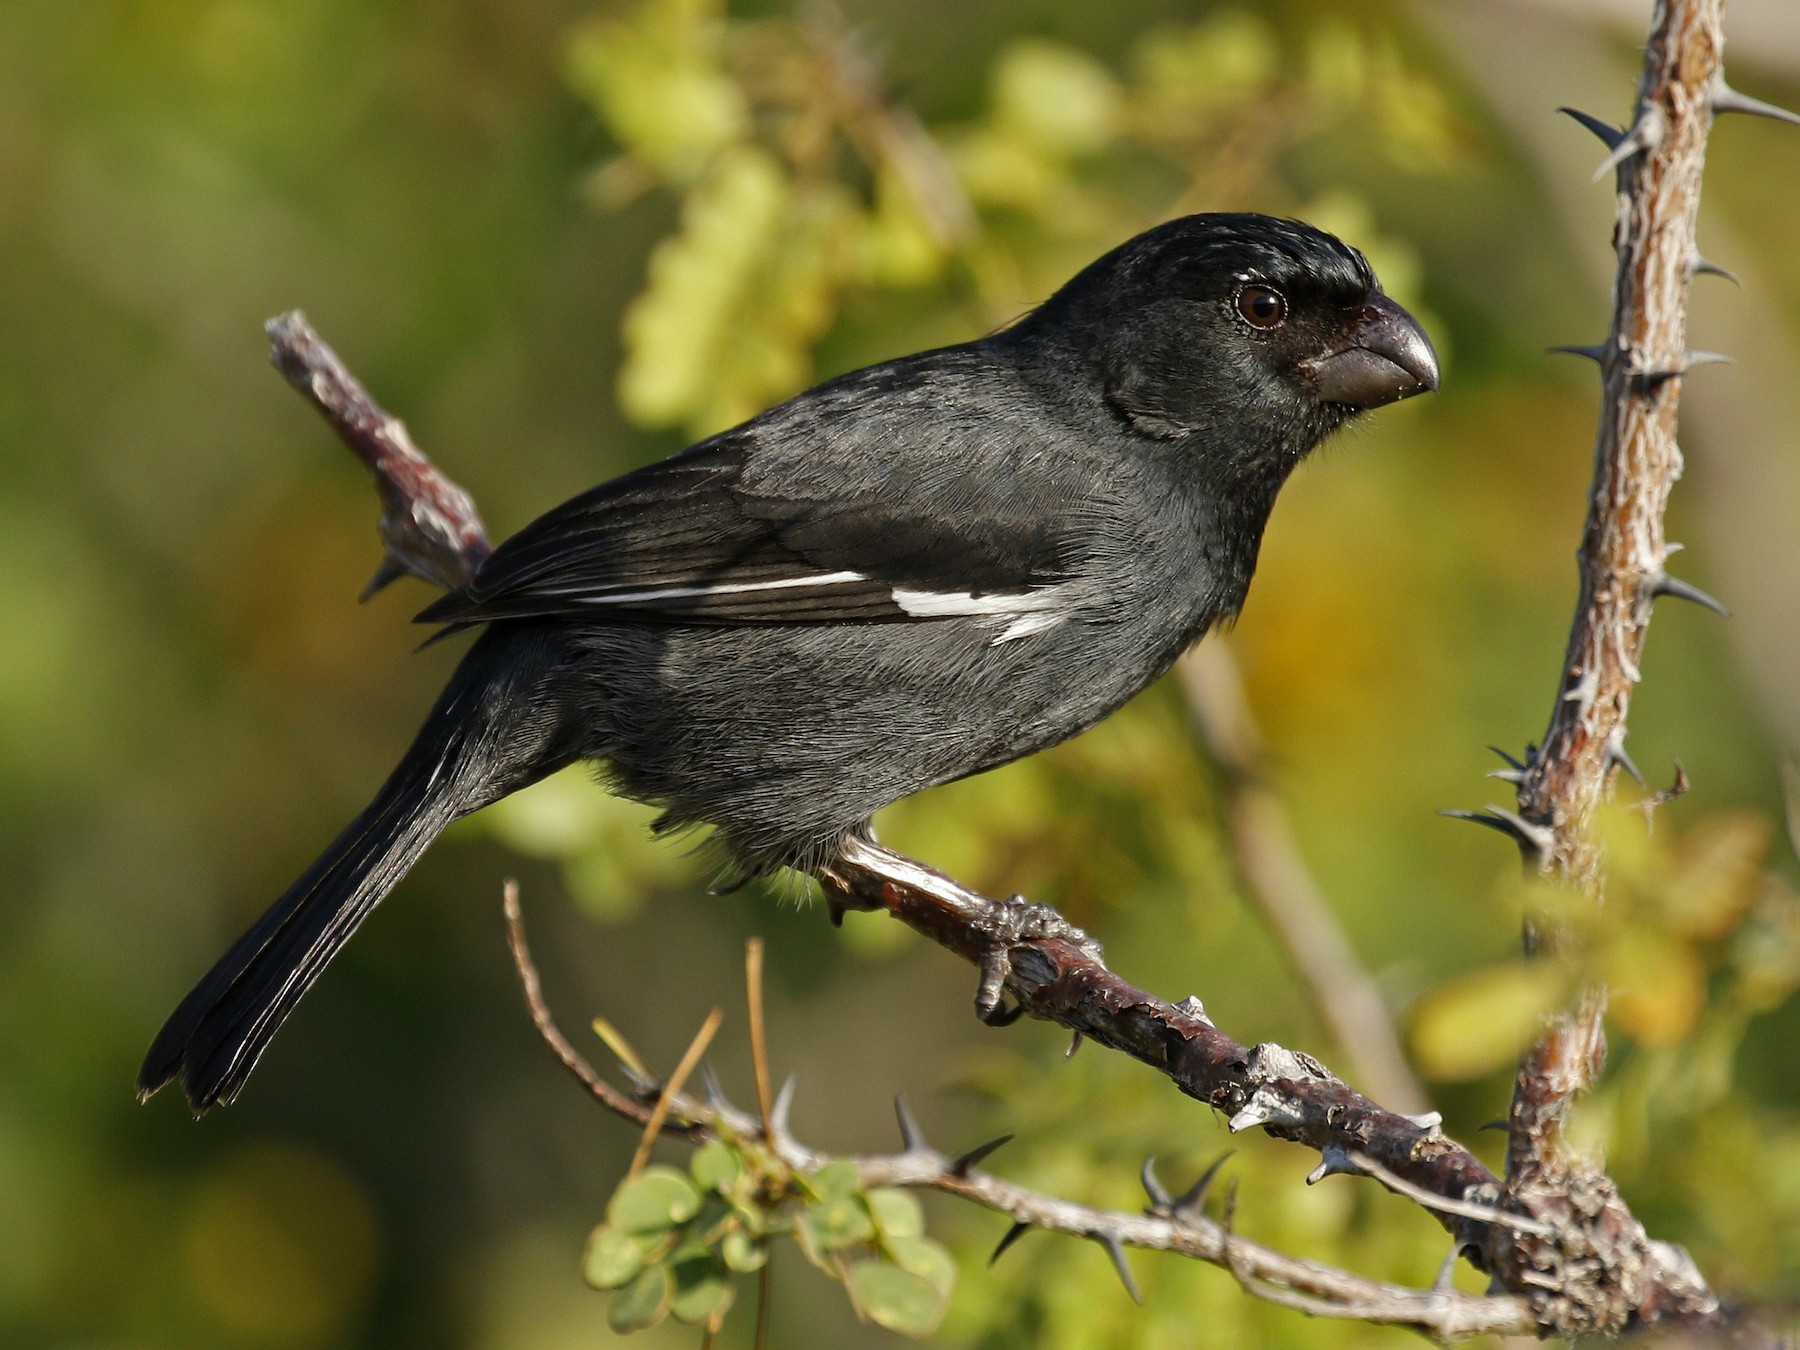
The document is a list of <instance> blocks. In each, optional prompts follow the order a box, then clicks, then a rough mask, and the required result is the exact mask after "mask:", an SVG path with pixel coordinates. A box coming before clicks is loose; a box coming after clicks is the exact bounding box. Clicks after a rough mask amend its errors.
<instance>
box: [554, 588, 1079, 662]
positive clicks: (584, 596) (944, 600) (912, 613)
mask: <svg viewBox="0 0 1800 1350" xmlns="http://www.w3.org/2000/svg"><path fill="white" fill-rule="evenodd" d="M869 580H870V578H869V577H866V576H864V575H863V574H862V573H861V572H821V573H818V574H817V575H814V576H798V577H781V578H779V579H777V580H775V581H720V582H715V583H712V584H700V585H687V586H639V587H637V588H636V589H633V587H632V583H630V582H619V583H615V584H613V585H610V586H585V585H584V586H572V587H569V588H567V589H560V588H558V589H552V588H549V587H546V588H544V589H543V590H541V591H539V592H538V594H540V595H544V596H556V595H565V596H568V597H569V598H571V599H578V600H581V601H584V602H586V603H587V604H590V605H596V606H603V605H654V604H657V603H658V602H660V601H665V600H698V599H704V598H705V597H707V596H710V595H745V594H749V593H752V592H755V591H784V590H796V589H801V588H817V587H829V586H848V585H854V584H857V583H864V582H867V581H869ZM891 594H892V595H893V598H894V603H895V604H896V605H898V606H899V607H900V609H901V611H902V612H903V613H905V614H906V615H907V616H909V617H910V618H914V619H950V618H981V619H988V620H991V621H992V624H993V625H996V626H997V625H999V624H1001V623H1002V622H1004V623H1005V626H1004V627H1003V628H1001V629H1000V631H999V632H998V633H997V634H995V636H994V645H996V646H998V645H999V644H1000V643H1002V642H1011V641H1013V640H1014V639H1015V638H1022V637H1030V636H1031V635H1032V634H1033V633H1042V632H1045V631H1047V630H1049V629H1051V628H1055V627H1056V626H1057V625H1058V624H1060V623H1063V622H1065V621H1066V620H1067V619H1068V617H1069V615H1070V613H1071V612H1072V609H1071V606H1070V604H1069V595H1068V588H1067V587H1066V586H1040V587H1036V588H1034V589H1032V590H1028V591H987V592H984V593H983V594H981V595H977V594H975V593H974V592H973V591H922V590H914V589H910V588H908V587H905V586H895V587H894V588H893V589H892V592H891Z"/></svg>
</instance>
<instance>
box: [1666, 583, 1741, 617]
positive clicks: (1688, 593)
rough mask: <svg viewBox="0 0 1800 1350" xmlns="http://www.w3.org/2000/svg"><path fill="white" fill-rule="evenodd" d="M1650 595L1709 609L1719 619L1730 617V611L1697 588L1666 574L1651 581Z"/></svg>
mask: <svg viewBox="0 0 1800 1350" xmlns="http://www.w3.org/2000/svg"><path fill="white" fill-rule="evenodd" d="M1650 595H1651V597H1652V598H1655V597H1657V596H1663V595H1669V596H1673V597H1674V598H1675V599H1677V600H1689V601H1692V602H1693V603H1694V604H1696V605H1699V606H1701V607H1702V608H1703V609H1710V610H1711V611H1712V612H1713V613H1714V614H1717V615H1719V616H1720V617H1721V618H1726V619H1729V618H1730V617H1731V611H1730V610H1728V609H1726V608H1725V606H1723V605H1721V604H1720V603H1719V602H1718V601H1717V600H1715V599H1713V598H1712V597H1711V596H1710V595H1708V594H1707V593H1706V592H1705V591H1703V590H1701V589H1700V588H1699V587H1698V586H1694V585H1690V584H1689V583H1688V582H1685V581H1681V580H1678V579H1677V578H1675V577H1672V576H1670V575H1669V574H1668V573H1667V572H1664V573H1663V574H1662V575H1661V576H1659V577H1656V578H1655V579H1654V580H1652V581H1651V583H1650Z"/></svg>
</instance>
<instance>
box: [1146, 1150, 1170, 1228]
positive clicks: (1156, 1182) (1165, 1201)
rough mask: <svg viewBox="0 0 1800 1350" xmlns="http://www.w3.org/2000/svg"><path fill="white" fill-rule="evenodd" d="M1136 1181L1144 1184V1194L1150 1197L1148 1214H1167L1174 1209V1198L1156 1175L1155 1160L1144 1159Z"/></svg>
mask: <svg viewBox="0 0 1800 1350" xmlns="http://www.w3.org/2000/svg"><path fill="white" fill-rule="evenodd" d="M1138 1180H1139V1181H1141V1182H1142V1183H1143V1184H1144V1194H1145V1195H1147V1196H1149V1197H1150V1210H1149V1212H1150V1213H1152V1214H1167V1213H1168V1212H1169V1211H1170V1210H1172V1209H1174V1208H1175V1197H1174V1196H1172V1195H1170V1194H1169V1188H1168V1187H1167V1186H1165V1185H1163V1184H1162V1181H1161V1180H1160V1179H1159V1178H1158V1177H1157V1175H1156V1159H1155V1158H1145V1159H1144V1165H1143V1167H1142V1168H1141V1169H1140V1170H1139V1172H1138Z"/></svg>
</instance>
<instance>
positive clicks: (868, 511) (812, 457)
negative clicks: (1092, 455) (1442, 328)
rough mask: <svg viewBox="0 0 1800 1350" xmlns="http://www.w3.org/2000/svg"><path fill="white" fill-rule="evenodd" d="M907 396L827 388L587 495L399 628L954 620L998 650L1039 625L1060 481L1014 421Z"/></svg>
mask: <svg viewBox="0 0 1800 1350" xmlns="http://www.w3.org/2000/svg"><path fill="white" fill-rule="evenodd" d="M869 378H870V376H869V374H868V373H865V376H864V377H863V379H862V381H861V383H862V384H863V385H867V383H868V380H869ZM839 383H840V386H841V385H843V383H844V382H839ZM912 386H913V382H911V381H907V382H904V387H902V388H900V389H899V390H896V389H894V388H893V387H891V386H889V387H887V388H885V389H882V388H876V389H873V390H871V389H869V388H863V389H862V394H863V397H860V398H859V397H858V396H857V394H856V391H855V390H854V389H845V388H841V387H839V386H831V387H828V389H827V390H826V391H824V392H823V397H821V398H814V399H813V400H812V401H811V402H810V403H808V404H805V405H799V406H797V405H792V404H791V405H787V406H786V407H785V408H783V409H777V410H775V411H774V412H773V413H771V414H768V415H765V417H764V418H761V419H758V421H757V422H754V423H751V424H749V425H748V426H746V427H745V428H742V429H740V430H738V431H735V432H731V433H727V434H725V435H723V436H720V437H716V438H714V439H713V440H711V441H708V442H703V443H702V444H701V445H699V446H696V447H694V448H693V449H692V450H690V451H688V452H687V453H685V454H683V455H679V456H676V457H675V458H673V459H669V460H665V461H663V462H662V463H660V464H654V465H651V466H649V467H648V468H645V469H642V470H639V471H638V472H636V473H633V474H628V475H627V476H625V477H624V478H620V479H617V480H615V481H613V482H611V483H608V484H605V485H603V486H601V487H598V488H595V489H593V490H592V491H590V492H587V493H585V494H583V495H581V496H579V497H576V498H574V499H573V500H572V501H569V502H567V503H565V504H564V505H562V506H560V507H557V508H556V509H555V510H553V511H551V512H549V513H548V514H547V515H545V516H542V517H541V518H539V519H538V520H537V521H535V522H533V523H532V524H531V525H528V526H527V527H526V528H525V529H523V530H521V531H520V532H519V533H518V534H517V535H515V536H513V537H512V538H511V539H508V540H507V541H506V542H505V543H503V544H502V545H501V546H500V547H499V548H498V549H497V550H496V551H495V553H494V554H493V556H492V557H490V558H489V559H488V560H487V562H486V563H484V564H483V566H482V568H481V570H480V571H479V572H478V573H477V575H476V576H475V578H474V580H472V581H471V582H469V584H468V585H466V586H464V587H463V588H462V589H461V590H458V591H455V592H452V593H451V594H450V595H448V596H446V597H445V598H444V599H442V600H440V601H438V602H437V603H436V604H434V605H432V606H431V607H430V608H428V609H426V610H425V611H424V612H423V613H422V614H421V615H420V616H419V618H420V620H421V621H424V622H430V623H447V624H453V625H457V626H463V625H467V624H475V623H485V622H488V621H490V620H493V619H506V618H525V617H561V618H588V619H600V618H604V619H610V620H620V621H629V620H637V621H647V622H657V621H660V622H676V623H685V624H694V623H702V624H755V623H780V624H794V623H845V622H879V621H890V622H903V621H908V620H924V619H935V618H943V617H947V616H958V615H961V616H983V617H986V618H989V619H991V620H992V621H993V622H994V623H995V624H997V625H998V626H999V627H1000V628H1001V629H1002V630H1004V632H1005V633H1006V635H1008V636H1019V635H1022V634H1023V633H1027V632H1032V631H1037V630H1038V629H1040V628H1042V627H1046V626H1048V625H1050V624H1052V623H1054V622H1056V621H1057V619H1058V618H1060V617H1061V613H1063V612H1066V609H1064V608H1063V607H1064V606H1066V603H1067V601H1068V599H1069V595H1068V591H1067V588H1066V583H1067V582H1068V580H1069V572H1068V565H1069V563H1070V561H1071V558H1072V556H1073V552H1074V549H1073V546H1072V543H1071V540H1070V539H1069V538H1068V537H1067V533H1068V522H1069V520H1070V515H1071V505H1072V503H1071V497H1072V494H1073V492H1074V490H1075V483H1074V482H1073V481H1072V478H1071V475H1070V474H1069V473H1068V472H1067V471H1066V468H1065V469H1063V470H1059V469H1058V468H1057V467H1056V466H1055V463H1056V459H1057V457H1055V456H1052V455H1048V454H1046V453H1044V451H1045V447H1044V446H1043V445H1042V444H1041V442H1042V440H1043V437H1042V436H1038V437H1033V436H1031V435H1029V434H1025V433H1027V432H1028V431H1030V430H1031V427H1030V419H1029V418H1025V417H1021V416H1020V415H1019V412H1020V410H1019V409H1018V408H1016V407H1015V408H1012V409H1005V408H1003V409H1000V410H998V411H997V415H994V416H988V415H986V414H985V413H984V415H983V416H982V417H980V418H973V417H967V416H962V415H957V414H949V415H946V412H945V409H944V407H943V406H942V404H941V402H940V404H939V406H937V407H935V408H933V407H930V406H928V404H929V397H928V396H927V394H928V391H929V389H930V385H929V383H927V385H926V386H925V387H924V389H922V390H919V391H916V392H918V393H919V394H920V395H921V397H920V398H917V399H915V397H914V396H913V395H914V392H915V390H914V389H913V387H912ZM820 392H821V391H815V393H820ZM870 393H874V394H875V395H876V397H875V398H874V399H873V401H872V402H871V400H870V399H869V398H868V397H867V396H868V395H869V394H870ZM871 407H873V408H875V409H876V410H877V415H875V416H873V417H872V416H871V414H870V408H871ZM909 410H911V411H918V412H923V413H924V414H925V416H924V417H923V419H920V418H918V417H915V416H911V415H909ZM1034 442H1036V443H1035V444H1034Z"/></svg>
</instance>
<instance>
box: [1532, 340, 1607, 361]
mask: <svg viewBox="0 0 1800 1350" xmlns="http://www.w3.org/2000/svg"><path fill="white" fill-rule="evenodd" d="M1545 351H1546V353H1547V354H1548V355H1550V356H1580V357H1585V358H1586V359H1587V360H1589V361H1592V362H1593V363H1594V364H1595V365H1600V364H1601V363H1602V362H1604V361H1605V360H1606V348H1605V347H1604V346H1603V345H1601V344H1600V343H1595V344H1594V345H1593V346H1591V347H1579V346H1574V345H1570V346H1567V347H1547V348H1545Z"/></svg>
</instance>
